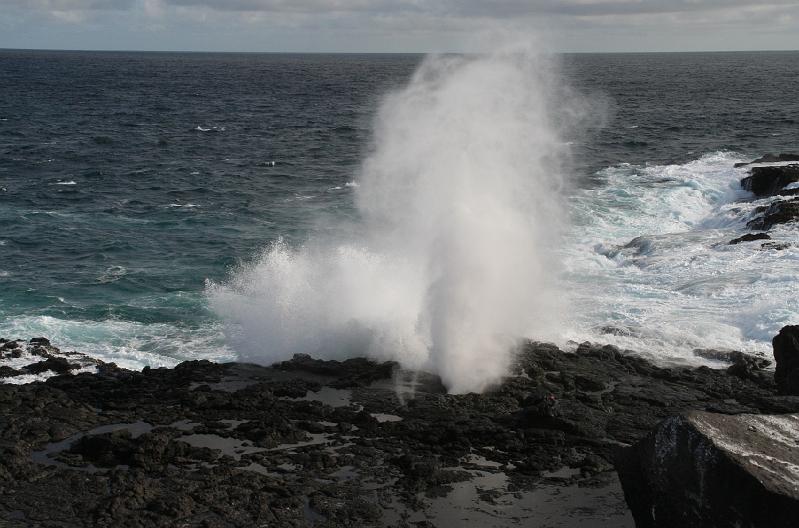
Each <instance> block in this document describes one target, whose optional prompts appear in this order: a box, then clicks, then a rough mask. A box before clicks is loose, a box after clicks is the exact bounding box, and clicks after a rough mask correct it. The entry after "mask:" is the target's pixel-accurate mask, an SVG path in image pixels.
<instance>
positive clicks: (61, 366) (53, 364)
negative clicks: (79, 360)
mask: <svg viewBox="0 0 799 528" xmlns="http://www.w3.org/2000/svg"><path fill="white" fill-rule="evenodd" d="M79 367H80V365H78V364H76V363H70V362H69V361H67V360H66V359H64V358H62V357H51V358H48V359H46V360H44V361H39V362H38V363H33V364H31V365H26V366H25V367H23V369H24V370H25V371H27V372H28V373H30V374H41V373H42V372H45V371H47V370H52V371H53V372H55V373H56V374H66V373H67V372H69V371H70V370H73V369H76V368H79Z"/></svg>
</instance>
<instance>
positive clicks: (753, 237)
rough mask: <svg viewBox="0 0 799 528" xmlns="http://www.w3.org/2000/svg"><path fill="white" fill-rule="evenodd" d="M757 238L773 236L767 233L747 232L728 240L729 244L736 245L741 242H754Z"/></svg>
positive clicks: (763, 238)
mask: <svg viewBox="0 0 799 528" xmlns="http://www.w3.org/2000/svg"><path fill="white" fill-rule="evenodd" d="M755 240H771V237H770V236H768V235H767V234H766V233H747V234H745V235H744V236H741V237H738V238H733V239H732V240H730V241H729V242H728V244H730V245H731V246H734V245H735V244H740V243H741V242H752V241H755Z"/></svg>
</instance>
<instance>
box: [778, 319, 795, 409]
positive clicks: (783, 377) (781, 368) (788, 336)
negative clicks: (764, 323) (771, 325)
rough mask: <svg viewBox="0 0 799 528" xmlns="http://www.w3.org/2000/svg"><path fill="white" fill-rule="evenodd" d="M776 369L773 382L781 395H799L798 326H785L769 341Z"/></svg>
mask: <svg viewBox="0 0 799 528" xmlns="http://www.w3.org/2000/svg"><path fill="white" fill-rule="evenodd" d="M771 344H772V346H773V347H774V359H775V360H776V362H777V367H776V369H775V371H774V381H775V382H776V383H777V387H778V389H779V390H780V392H781V393H783V394H793V395H799V326H798V325H791V326H785V327H783V328H782V330H780V333H779V334H777V335H776V336H775V337H774V339H772V341H771Z"/></svg>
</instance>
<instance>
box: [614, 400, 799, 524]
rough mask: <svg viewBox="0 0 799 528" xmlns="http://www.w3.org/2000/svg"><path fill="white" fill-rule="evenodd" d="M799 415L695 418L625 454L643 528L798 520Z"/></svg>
mask: <svg viewBox="0 0 799 528" xmlns="http://www.w3.org/2000/svg"><path fill="white" fill-rule="evenodd" d="M798 438H799V416H797V415H795V414H790V415H751V414H741V415H737V416H729V415H724V414H715V413H708V412H689V413H686V414H684V415H682V416H677V417H673V418H669V419H668V420H665V421H664V422H662V423H661V424H660V425H659V426H658V427H657V428H656V429H655V430H654V431H653V432H652V433H651V434H650V435H648V436H647V437H646V438H645V439H644V440H642V441H640V442H639V443H637V444H636V445H635V446H633V447H630V448H626V449H622V450H620V451H619V454H618V456H617V460H616V468H617V469H618V471H619V476H620V478H621V481H622V486H623V488H624V492H625V497H626V499H627V503H628V505H629V506H630V508H631V510H632V513H633V516H634V518H635V521H636V526H637V527H638V528H673V527H675V526H680V527H686V528H690V527H707V526H742V527H743V526H745V527H751V528H759V527H762V528H781V527H785V528H787V527H793V526H796V520H797V519H799V449H797V439H798Z"/></svg>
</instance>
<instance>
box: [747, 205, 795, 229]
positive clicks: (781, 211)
mask: <svg viewBox="0 0 799 528" xmlns="http://www.w3.org/2000/svg"><path fill="white" fill-rule="evenodd" d="M759 212H760V213H761V214H760V216H757V217H755V218H754V219H752V220H750V221H749V222H747V223H746V226H747V227H749V228H750V229H771V228H772V227H774V226H775V225H777V224H787V223H789V222H796V221H799V198H793V199H791V200H776V201H774V202H772V203H771V204H770V205H768V206H767V207H765V208H764V209H763V210H762V211H759Z"/></svg>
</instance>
